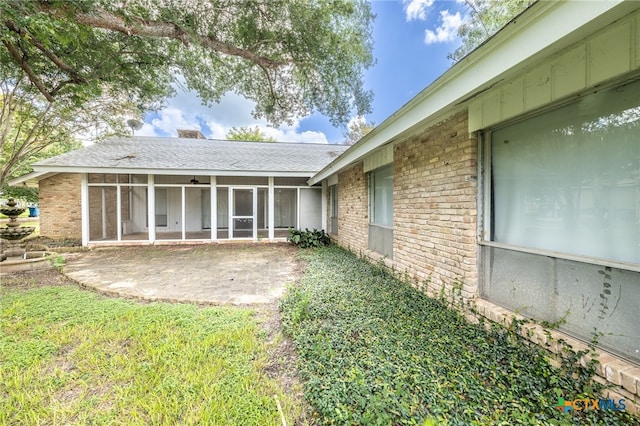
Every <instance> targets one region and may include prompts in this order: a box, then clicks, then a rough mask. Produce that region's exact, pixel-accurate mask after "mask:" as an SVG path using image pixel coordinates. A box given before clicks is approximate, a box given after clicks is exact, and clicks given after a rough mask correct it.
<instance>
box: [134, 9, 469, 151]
mask: <svg viewBox="0 0 640 426" xmlns="http://www.w3.org/2000/svg"><path fill="white" fill-rule="evenodd" d="M372 8H373V12H374V13H375V14H376V15H377V17H376V20H375V22H374V28H373V41H374V56H375V58H376V64H375V65H374V66H373V67H372V68H370V69H369V70H368V71H367V72H366V75H365V86H366V88H367V89H370V90H372V91H373V93H374V100H373V111H372V113H371V114H369V115H367V116H366V119H367V121H373V122H375V123H376V124H380V123H382V122H383V121H384V120H385V119H386V118H387V117H389V116H390V115H391V114H393V113H394V112H395V111H396V110H398V109H399V108H400V107H402V105H404V104H405V103H407V102H408V101H409V100H410V99H411V98H413V97H414V96H415V95H417V94H418V93H419V92H420V91H421V90H422V89H424V88H425V87H427V86H428V85H429V84H430V83H431V82H432V81H434V80H435V79H436V78H437V77H439V76H440V75H441V74H442V73H444V72H445V71H446V70H447V69H448V68H449V67H450V66H451V64H452V63H451V61H450V60H449V59H447V54H448V53H449V52H452V51H453V50H455V49H456V48H457V47H458V46H459V45H460V41H459V39H458V38H457V33H456V30H457V27H458V25H459V24H460V22H461V20H463V19H465V8H464V6H463V5H461V4H460V3H459V2H457V1H453V0H451V1H434V0H404V1H403V0H397V1H394V0H387V1H382V0H374V1H372ZM251 110H252V104H251V103H250V102H249V101H247V100H246V99H244V98H242V97H240V96H237V95H227V96H225V97H224V98H223V99H222V101H221V103H220V104H218V105H214V106H213V107H210V108H209V107H204V106H202V104H201V103H200V100H199V99H198V97H197V95H196V94H194V93H191V92H184V91H182V90H179V91H178V93H177V95H176V96H175V97H174V98H171V99H169V100H168V101H167V104H166V107H165V108H164V109H162V110H160V111H158V112H154V113H150V114H147V116H146V117H145V124H144V126H143V128H142V129H141V130H139V131H136V135H148V136H177V132H176V129H178V128H182V129H199V130H200V131H201V132H202V133H203V134H204V135H205V136H206V137H208V138H212V139H223V138H224V136H225V135H226V133H227V132H228V131H229V129H230V128H231V127H241V126H255V125H258V126H259V127H260V128H261V130H262V131H263V133H265V134H267V136H271V137H273V138H275V139H276V140H278V141H286V142H316V143H341V142H342V141H343V139H344V137H343V129H341V128H335V127H333V126H332V125H331V124H330V123H329V121H328V120H327V119H326V117H323V116H321V115H319V114H314V115H312V116H310V117H306V118H303V119H301V120H299V121H298V122H296V123H294V125H293V126H281V127H279V128H277V129H274V128H272V127H269V126H267V123H266V122H264V121H256V120H254V119H253V118H252V117H251Z"/></svg>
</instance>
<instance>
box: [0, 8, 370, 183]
mask: <svg viewBox="0 0 640 426" xmlns="http://www.w3.org/2000/svg"><path fill="white" fill-rule="evenodd" d="M373 18H374V16H373V14H372V13H371V9H370V5H369V3H368V2H367V1H365V0H334V1H329V0H319V1H316V2H306V1H300V2H282V1H231V0H174V1H171V2H167V1H161V0H128V1H126V2H113V1H111V0H84V1H81V2H80V1H78V2H66V1H49V0H31V1H24V0H4V1H2V2H0V42H1V43H2V44H1V45H0V70H1V71H2V74H3V75H2V82H3V83H4V84H5V92H4V96H5V98H4V100H3V104H4V105H7V104H9V103H14V104H17V103H21V104H22V105H23V107H24V108H32V113H31V115H30V116H29V118H28V119H26V121H22V124H21V125H17V124H16V121H15V120H13V121H12V124H11V125H5V127H4V128H3V130H2V131H1V133H0V137H2V138H3V139H2V144H3V150H4V149H8V148H6V146H5V144H16V143H18V144H21V145H20V148H18V147H12V148H11V149H10V150H11V151H12V152H16V153H19V152H20V151H21V149H22V147H28V145H30V142H29V141H31V140H35V139H34V138H33V137H32V136H29V135H35V134H38V135H46V134H47V133H48V132H54V130H52V129H53V128H54V127H55V128H57V127H59V126H58V125H55V124H53V123H55V122H57V123H58V124H59V125H62V124H63V123H65V125H62V128H63V129H64V132H68V131H70V130H71V129H76V125H77V124H78V123H79V122H81V123H82V125H85V126H86V125H87V124H91V125H94V127H96V128H98V129H100V130H101V132H100V134H104V133H105V132H106V133H109V132H115V133H118V132H122V131H123V129H122V126H121V125H120V126H119V125H118V124H117V123H116V121H117V120H116V119H120V120H121V121H123V122H124V121H125V119H123V116H125V115H127V114H133V113H135V112H136V110H145V109H153V107H157V106H158V105H160V103H161V102H162V100H163V99H166V97H168V96H170V95H172V94H173V92H174V84H177V83H178V82H179V81H182V79H184V82H185V85H186V86H187V88H189V89H193V90H195V91H197V92H198V93H199V95H200V97H201V99H202V100H203V102H205V103H206V104H211V103H212V102H217V101H219V100H220V99H221V97H222V96H223V95H224V94H225V93H227V92H235V93H239V94H241V95H243V96H244V97H246V98H247V99H249V100H252V101H254V102H255V105H256V106H255V110H254V115H255V116H256V117H263V118H266V119H267V120H268V121H269V122H271V123H273V124H280V123H283V122H287V123H291V122H292V121H293V120H294V119H295V118H297V117H301V116H306V115H308V114H310V113H311V112H314V111H317V112H320V113H322V114H325V115H326V116H328V117H329V118H330V119H331V121H332V122H333V123H334V124H340V123H346V121H347V120H348V117H349V116H350V115H351V114H352V113H353V111H354V110H355V111H356V112H357V113H358V114H363V113H366V112H368V111H369V110H370V105H371V97H372V94H371V93H370V92H369V91H366V90H365V89H364V86H363V73H364V71H365V70H366V69H367V68H368V67H370V66H371V65H372V64H373V56H372V43H371V31H372V29H371V24H372V21H373ZM8 93H11V94H12V96H15V98H12V99H10V100H9V101H8V100H7V98H6V97H7V94H8ZM16 102H17V103H16ZM28 104H29V105H31V106H28ZM7 111H8V113H6V114H5V116H3V120H7V119H8V118H7V117H10V116H11V117H15V116H13V115H12V114H13V112H12V110H11V109H8V110H7ZM38 114H40V115H38ZM27 115H28V114H27ZM91 115H93V118H94V119H95V120H97V121H90V120H89V119H91V118H92V117H91ZM38 116H40V117H49V118H50V119H51V120H52V121H50V122H49V123H50V124H47V120H46V119H44V118H42V119H38V118H37V117H38ZM54 116H56V117H57V119H53V118H52V117H54ZM21 117H23V118H24V114H22V115H21ZM74 117H76V118H75V119H74ZM78 118H82V120H79V119H78ZM56 120H57V121H56ZM65 120H71V122H70V123H69V122H66V121H65ZM18 121H19V120H18ZM3 124H4V123H3ZM25 126H26V127H25ZM29 126H32V127H33V128H29ZM38 126H44V129H38ZM7 129H12V130H7ZM11 132H14V133H13V134H10V133H11ZM16 135H17V136H16ZM26 149H27V148H24V149H23V152H22V153H21V154H19V155H18V157H20V158H17V159H14V160H15V162H16V163H18V162H21V161H25V159H28V158H29V156H28V155H27V154H26V153H25V152H24V151H25V150H26ZM15 167H17V166H16V165H15V164H14V165H8V166H7V167H4V169H7V170H11V169H12V168H15ZM9 173H10V172H7V171H6V170H5V171H4V172H3V173H2V175H0V184H1V183H2V181H3V180H4V179H5V178H6V176H7V175H8V174H9Z"/></svg>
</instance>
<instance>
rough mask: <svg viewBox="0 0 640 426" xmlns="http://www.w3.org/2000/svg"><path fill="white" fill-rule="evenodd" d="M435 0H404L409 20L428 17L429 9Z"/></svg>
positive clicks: (422, 19)
mask: <svg viewBox="0 0 640 426" xmlns="http://www.w3.org/2000/svg"><path fill="white" fill-rule="evenodd" d="M434 1H435V0H402V3H403V4H404V5H405V6H404V11H405V13H406V15H407V21H412V20H414V19H419V20H421V21H424V20H426V19H427V9H429V8H430V7H431V6H433V3H434Z"/></svg>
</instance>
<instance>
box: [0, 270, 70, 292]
mask: <svg viewBox="0 0 640 426" xmlns="http://www.w3.org/2000/svg"><path fill="white" fill-rule="evenodd" d="M1 281H2V284H0V287H3V288H11V289H20V290H29V289H32V288H39V287H49V286H61V285H76V283H75V282H74V281H73V280H71V279H69V278H68V277H66V276H64V275H63V274H61V273H60V272H59V271H58V270H57V269H43V270H37V271H29V272H15V273H12V274H5V275H3V276H2V280H1Z"/></svg>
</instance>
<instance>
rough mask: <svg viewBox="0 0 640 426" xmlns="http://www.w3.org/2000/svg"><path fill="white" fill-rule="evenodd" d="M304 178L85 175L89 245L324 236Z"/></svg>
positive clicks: (318, 201)
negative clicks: (296, 232) (300, 232)
mask: <svg viewBox="0 0 640 426" xmlns="http://www.w3.org/2000/svg"><path fill="white" fill-rule="evenodd" d="M306 180H307V178H304V177H298V178H295V177H294V178H292V177H250V176H200V175H193V176H184V175H182V176H181V175H178V176H172V175H140V174H96V173H89V174H87V182H86V190H85V192H86V196H87V202H86V208H85V215H86V217H87V218H88V220H87V221H86V222H87V225H88V230H87V231H88V232H87V234H88V242H98V241H140V242H154V241H163V240H166V241H176V240H178V241H181V240H227V239H248V240H258V239H269V240H273V239H277V238H285V237H286V236H287V235H288V233H289V231H288V230H289V228H296V229H304V228H309V229H312V228H316V229H320V228H322V222H321V220H322V217H321V211H322V197H321V195H322V190H321V188H320V187H315V188H313V187H308V186H307V185H306Z"/></svg>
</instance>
